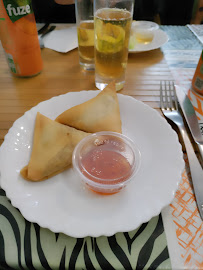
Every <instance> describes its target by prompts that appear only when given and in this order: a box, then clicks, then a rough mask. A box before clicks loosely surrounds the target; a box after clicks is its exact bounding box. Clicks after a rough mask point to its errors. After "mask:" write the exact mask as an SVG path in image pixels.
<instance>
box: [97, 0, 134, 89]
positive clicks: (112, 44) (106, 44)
mask: <svg viewBox="0 0 203 270" xmlns="http://www.w3.org/2000/svg"><path fill="white" fill-rule="evenodd" d="M133 7H134V1H133V0H107V1H104V0H94V32H95V85H96V87H97V88H99V89H100V90H103V89H104V88H105V86H106V85H107V84H109V83H110V82H111V81H115V82H116V90H117V91H119V90H121V89H122V88H123V86H124V83H125V72H126V66H127V61H128V45H129V39H130V30H131V22H132V17H133Z"/></svg>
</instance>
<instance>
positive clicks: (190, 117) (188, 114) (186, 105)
mask: <svg viewBox="0 0 203 270" xmlns="http://www.w3.org/2000/svg"><path fill="white" fill-rule="evenodd" d="M176 95H177V98H178V101H179V104H180V107H181V109H182V112H183V114H184V116H185V120H186V122H187V124H188V127H189V129H190V132H191V134H192V136H193V139H194V141H195V142H196V143H197V146H198V148H199V152H200V155H201V158H202V161H203V136H202V134H201V132H200V127H199V123H198V120H197V115H196V113H195V110H194V107H193V105H192V103H191V101H190V99H189V98H188V96H187V95H186V94H185V92H184V91H183V90H182V89H181V87H179V86H176Z"/></svg>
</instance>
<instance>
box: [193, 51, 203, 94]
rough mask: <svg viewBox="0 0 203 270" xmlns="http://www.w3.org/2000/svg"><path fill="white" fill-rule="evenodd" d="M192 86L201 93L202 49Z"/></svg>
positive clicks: (202, 87)
mask: <svg viewBox="0 0 203 270" xmlns="http://www.w3.org/2000/svg"><path fill="white" fill-rule="evenodd" d="M192 88H193V89H194V90H195V91H196V92H197V93H198V94H200V95H203V50H202V53H201V55H200V58H199V62H198V64H197V67H196V70H195V74H194V76H193V79H192Z"/></svg>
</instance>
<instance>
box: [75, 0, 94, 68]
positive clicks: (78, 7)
mask: <svg viewBox="0 0 203 270" xmlns="http://www.w3.org/2000/svg"><path fill="white" fill-rule="evenodd" d="M75 15H76V24H77V34H78V53H79V62H80V66H81V67H82V68H83V69H86V70H92V69H94V20H93V1H92V0H76V1H75Z"/></svg>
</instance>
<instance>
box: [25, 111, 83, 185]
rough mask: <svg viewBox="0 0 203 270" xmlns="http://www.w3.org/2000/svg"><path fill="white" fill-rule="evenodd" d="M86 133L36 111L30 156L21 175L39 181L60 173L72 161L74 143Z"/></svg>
mask: <svg viewBox="0 0 203 270" xmlns="http://www.w3.org/2000/svg"><path fill="white" fill-rule="evenodd" d="M87 135H88V133H86V132H83V131H79V130H77V129H74V128H71V127H69V126H65V125H62V124H60V123H57V122H55V121H54V120H51V119H49V118H47V117H46V116H44V115H42V114H40V113H39V112H38V113H37V116H36V122H35V130H34V141H33V149H32V153H31V158H30V161H29V164H28V165H27V166H26V167H24V168H23V169H22V170H21V172H20V173H21V175H22V176H23V177H24V178H25V179H27V180H31V181H41V180H44V179H47V178H49V177H51V176H53V175H55V174H58V173H60V172H61V171H63V170H64V169H66V168H67V167H68V166H69V165H70V164H71V163H72V152H73V150H74V148H75V146H76V144H77V143H78V142H79V141H80V140H81V139H83V138H84V137H85V136H87Z"/></svg>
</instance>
